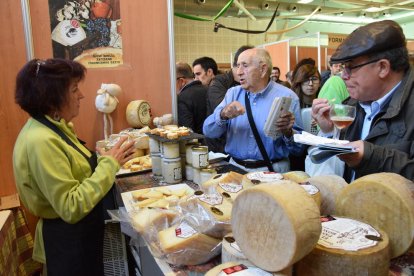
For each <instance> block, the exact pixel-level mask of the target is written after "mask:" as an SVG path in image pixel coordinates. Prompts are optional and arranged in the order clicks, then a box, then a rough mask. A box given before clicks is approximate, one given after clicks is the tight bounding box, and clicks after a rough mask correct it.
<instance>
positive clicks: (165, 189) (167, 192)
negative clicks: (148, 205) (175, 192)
mask: <svg viewBox="0 0 414 276" xmlns="http://www.w3.org/2000/svg"><path fill="white" fill-rule="evenodd" d="M154 190H155V191H157V192H161V193H163V194H164V195H167V196H170V195H172V191H171V189H170V188H168V187H166V186H162V187H156V188H154Z"/></svg>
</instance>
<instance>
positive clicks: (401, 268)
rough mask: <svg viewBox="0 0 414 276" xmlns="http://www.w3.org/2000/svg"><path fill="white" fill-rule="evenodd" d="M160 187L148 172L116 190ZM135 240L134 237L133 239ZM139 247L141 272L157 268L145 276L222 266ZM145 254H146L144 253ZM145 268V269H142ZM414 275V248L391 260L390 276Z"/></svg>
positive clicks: (142, 244) (194, 274) (121, 180)
mask: <svg viewBox="0 0 414 276" xmlns="http://www.w3.org/2000/svg"><path fill="white" fill-rule="evenodd" d="M183 183H186V184H187V185H189V186H190V187H192V188H193V189H194V190H198V189H199V187H198V185H197V184H194V183H193V182H191V181H184V182H183ZM156 186H159V183H158V181H157V180H156V179H155V178H153V177H152V174H151V172H147V173H144V174H137V175H132V176H127V177H122V178H118V179H117V180H116V188H117V191H118V193H119V194H120V193H123V192H129V191H134V190H138V189H146V188H150V187H156ZM118 203H119V205H120V206H123V202H122V200H121V197H120V196H119V199H118ZM126 232H127V234H128V235H130V236H131V235H132V236H135V239H140V237H139V234H138V233H136V232H134V230H133V229H132V227H131V226H130V225H129V230H127V231H126ZM133 238H134V237H133ZM138 243H139V245H138V246H137V247H140V249H139V250H140V251H141V253H140V257H139V259H140V260H138V262H140V264H139V265H141V271H148V270H146V268H145V266H157V267H152V268H150V271H151V272H150V273H148V272H147V273H142V275H143V276H147V275H151V276H156V275H168V276H172V275H177V276H178V275H179V276H184V275H192V276H199V275H204V273H205V272H207V271H208V270H209V269H211V268H212V267H214V266H216V265H218V264H220V256H218V257H216V258H214V259H213V260H211V261H210V262H208V263H206V264H203V265H197V266H185V267H176V266H173V265H170V264H168V263H166V262H165V261H164V260H162V259H158V258H155V257H153V256H151V253H150V251H149V250H148V248H146V245H145V242H144V241H143V240H142V239H140V241H139V242H138ZM143 252H144V253H143ZM142 266H144V267H142ZM409 275H414V248H412V249H411V250H410V251H409V252H407V253H406V254H404V255H403V256H401V257H398V258H395V259H393V260H391V265H390V272H389V276H409Z"/></svg>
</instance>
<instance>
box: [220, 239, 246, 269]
mask: <svg viewBox="0 0 414 276" xmlns="http://www.w3.org/2000/svg"><path fill="white" fill-rule="evenodd" d="M221 262H222V263H228V262H243V264H246V265H247V264H249V265H253V264H252V263H251V262H250V261H249V260H248V259H247V257H246V256H245V255H244V254H243V252H241V249H240V247H239V246H238V245H237V243H236V240H235V239H234V237H233V234H232V233H230V234H228V235H226V236H225V237H224V238H223V241H222V243H221Z"/></svg>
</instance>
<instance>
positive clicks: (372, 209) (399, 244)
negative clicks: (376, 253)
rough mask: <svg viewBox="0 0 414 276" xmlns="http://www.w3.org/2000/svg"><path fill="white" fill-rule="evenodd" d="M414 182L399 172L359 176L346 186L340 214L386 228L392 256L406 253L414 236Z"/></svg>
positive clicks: (342, 193) (339, 206)
mask: <svg viewBox="0 0 414 276" xmlns="http://www.w3.org/2000/svg"><path fill="white" fill-rule="evenodd" d="M413 197H414V183H413V182H412V181H410V180H408V179H406V178H404V177H402V176H400V175H398V174H395V173H376V174H370V175H366V176H364V177H361V178H358V179H357V180H355V181H354V182H352V183H351V184H350V185H348V186H347V187H346V188H344V189H343V190H342V192H341V193H340V195H339V196H338V199H337V212H336V213H337V214H338V215H341V216H345V217H350V218H354V219H357V220H361V221H363V222H366V223H368V224H370V225H372V226H373V227H375V228H378V229H382V230H384V231H385V232H386V233H387V234H388V237H389V239H390V245H391V258H395V257H398V256H400V255H402V254H404V253H405V252H406V251H407V250H408V249H409V248H410V246H411V245H412V243H413V240H414V200H413Z"/></svg>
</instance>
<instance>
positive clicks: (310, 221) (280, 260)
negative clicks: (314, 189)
mask: <svg viewBox="0 0 414 276" xmlns="http://www.w3.org/2000/svg"><path fill="white" fill-rule="evenodd" d="M281 182H282V185H274V184H271V183H269V184H261V185H258V186H255V187H252V188H250V189H248V190H246V191H244V192H243V193H241V194H240V195H239V196H238V197H237V198H236V200H235V201H234V203H233V210H232V214H231V225H232V230H233V235H234V238H235V239H236V240H237V243H238V245H239V246H240V248H241V249H242V251H243V253H244V254H245V255H246V257H247V258H248V259H249V260H250V261H251V262H252V263H253V264H255V265H257V266H258V267H260V268H262V269H264V270H267V271H281V270H283V269H285V268H288V267H289V266H291V265H292V264H293V263H295V262H297V261H298V260H300V259H301V258H302V257H304V256H305V255H307V254H308V253H309V252H310V251H312V249H313V248H314V246H315V245H316V243H317V241H318V239H319V235H320V233H321V222H320V219H319V216H320V214H319V208H318V206H317V205H316V203H315V201H314V200H313V199H312V197H311V196H310V195H309V194H308V193H307V192H306V191H305V190H304V189H303V188H302V187H300V186H299V185H298V184H297V183H295V182H292V181H289V180H281Z"/></svg>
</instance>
